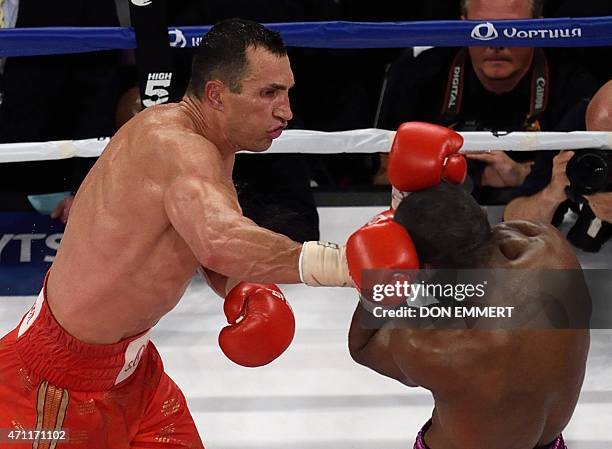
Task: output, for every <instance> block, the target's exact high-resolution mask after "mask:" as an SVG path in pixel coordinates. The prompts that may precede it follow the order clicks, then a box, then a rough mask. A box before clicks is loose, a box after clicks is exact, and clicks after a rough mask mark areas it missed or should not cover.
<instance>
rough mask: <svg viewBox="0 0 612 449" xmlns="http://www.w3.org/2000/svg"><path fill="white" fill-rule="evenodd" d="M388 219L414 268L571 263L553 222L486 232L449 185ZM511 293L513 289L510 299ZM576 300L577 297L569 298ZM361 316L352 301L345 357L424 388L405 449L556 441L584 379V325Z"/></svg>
mask: <svg viewBox="0 0 612 449" xmlns="http://www.w3.org/2000/svg"><path fill="white" fill-rule="evenodd" d="M394 219H395V221H396V224H397V223H400V224H401V225H402V226H403V227H404V228H405V229H406V230H408V234H410V236H411V237H412V240H413V242H414V248H415V249H416V253H417V254H418V257H419V259H420V263H421V265H425V264H429V265H431V266H432V267H448V268H508V269H510V268H522V269H525V268H529V269H531V270H530V272H532V271H534V270H533V269H539V268H542V269H577V268H579V264H578V261H577V258H576V256H575V254H574V253H573V251H572V249H571V248H570V246H569V245H568V243H567V242H566V240H565V239H564V238H563V237H562V236H561V234H559V232H558V231H557V230H556V229H554V228H553V227H551V226H549V225H545V224H536V223H532V222H527V221H516V222H507V223H502V224H499V225H497V226H495V227H494V228H493V229H492V230H491V229H490V227H489V224H488V222H487V218H486V214H484V213H483V212H482V211H481V210H480V207H479V206H478V205H477V204H476V203H475V201H474V200H473V199H472V198H471V197H470V196H469V195H468V194H467V193H465V192H463V191H461V190H460V189H458V188H457V187H454V186H448V185H441V186H438V187H435V188H432V189H429V190H424V191H422V192H417V193H413V194H411V195H410V196H408V197H407V198H406V199H404V200H403V201H402V203H401V204H400V206H399V208H398V209H397V211H396V213H395V218H394ZM466 248H470V249H469V250H466ZM536 285H538V284H536V283H534V284H533V285H530V287H532V288H534V289H535V288H537V287H536ZM540 285H541V284H540ZM502 288H504V286H502ZM505 288H507V286H506V287H505ZM532 293H533V294H535V296H536V297H539V296H538V295H537V292H532ZM515 296H520V295H514V294H513V295H510V297H511V298H512V297H515ZM521 299H522V298H520V297H517V298H516V301H517V302H520V300H521ZM580 300H585V301H586V300H587V299H586V298H577V297H575V298H570V301H580ZM506 305H508V304H506ZM510 305H512V304H510ZM367 314H368V312H366V311H365V309H364V308H363V307H362V306H361V305H359V306H358V307H357V309H356V311H355V313H354V316H353V321H352V323H351V328H350V332H349V349H350V352H351V355H352V357H353V359H354V360H355V361H357V362H358V363H360V364H362V365H365V366H367V367H369V368H371V369H373V370H375V371H377V372H379V373H381V374H383V375H385V376H389V377H391V378H393V379H396V380H398V381H400V382H402V383H404V384H405V385H408V386H422V387H424V388H426V389H428V390H430V391H431V392H432V394H433V397H434V401H435V408H434V410H433V416H432V419H431V421H430V422H428V423H427V424H425V426H424V427H423V429H422V430H421V432H419V434H418V436H417V440H416V442H415V445H414V448H415V449H425V448H431V449H532V448H534V447H541V448H549V449H561V448H565V447H566V446H565V444H564V442H563V439H562V437H561V431H562V430H563V429H564V428H565V426H566V425H567V423H568V422H569V420H570V417H571V416H572V413H573V410H574V408H575V406H576V401H577V400H578V395H579V392H580V388H581V385H582V381H583V378H584V372H585V365H586V358H587V352H588V347H589V332H588V330H584V329H563V330H551V329H547V330H544V329H542V328H540V329H538V330H535V329H530V330H526V329H514V330H500V329H496V330H490V331H487V330H473V329H472V330H467V329H465V330H463V329H462V330H449V329H445V330H431V329H430V330H416V329H411V328H410V326H409V324H408V321H407V320H405V319H403V320H402V319H391V320H389V321H386V322H385V323H384V324H383V325H382V326H381V327H380V328H379V329H366V328H365V326H363V325H362V319H364V318H367V316H368V315H367Z"/></svg>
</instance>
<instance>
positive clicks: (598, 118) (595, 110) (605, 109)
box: [586, 80, 612, 131]
mask: <svg viewBox="0 0 612 449" xmlns="http://www.w3.org/2000/svg"><path fill="white" fill-rule="evenodd" d="M586 125H587V130H589V131H612V80H610V81H608V82H607V83H606V84H604V85H603V86H602V87H601V88H600V89H599V90H598V91H597V93H596V94H595V96H594V97H593V99H592V100H591V102H590V103H589V107H588V108H587V113H586Z"/></svg>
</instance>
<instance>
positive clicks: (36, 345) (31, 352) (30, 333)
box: [15, 273, 149, 391]
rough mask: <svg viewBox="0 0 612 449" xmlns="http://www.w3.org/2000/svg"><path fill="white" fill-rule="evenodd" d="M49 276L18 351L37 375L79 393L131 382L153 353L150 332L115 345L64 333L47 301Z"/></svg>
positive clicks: (26, 320)
mask: <svg viewBox="0 0 612 449" xmlns="http://www.w3.org/2000/svg"><path fill="white" fill-rule="evenodd" d="M48 276H49V274H48V273H47V277H46V278H45V282H44V285H43V289H42V291H41V292H40V294H39V295H38V298H37V299H36V302H35V303H34V305H33V306H32V307H31V308H30V309H29V310H28V312H27V313H26V314H25V315H24V317H23V318H22V320H21V322H20V324H19V327H18V329H17V335H16V338H17V340H16V341H15V349H16V351H17V353H18V354H19V355H20V357H21V359H22V360H23V362H24V364H25V365H26V366H27V367H28V369H29V370H30V371H32V372H33V373H34V374H36V375H38V376H41V377H42V378H44V379H46V380H47V381H49V383H51V384H53V385H55V386H57V387H60V388H68V389H72V390H76V391H104V390H109V389H111V388H113V387H114V386H115V385H118V384H119V383H121V382H123V381H124V380H126V379H128V378H129V377H130V376H131V375H132V374H133V373H134V372H135V371H136V368H137V367H138V364H139V362H140V361H141V359H142V358H143V357H144V356H146V355H147V354H148V352H149V349H148V348H149V331H146V332H143V333H142V334H139V335H135V336H133V337H130V338H127V339H125V340H122V341H120V342H118V343H114V344H92V343H84V342H82V341H80V340H78V339H76V338H74V337H73V336H72V335H70V334H69V333H68V332H66V330H64V329H63V328H62V327H61V326H60V324H59V323H58V322H57V320H56V319H55V317H54V316H53V313H52V311H51V309H50V308H49V305H48V303H47V300H46V287H47V278H48Z"/></svg>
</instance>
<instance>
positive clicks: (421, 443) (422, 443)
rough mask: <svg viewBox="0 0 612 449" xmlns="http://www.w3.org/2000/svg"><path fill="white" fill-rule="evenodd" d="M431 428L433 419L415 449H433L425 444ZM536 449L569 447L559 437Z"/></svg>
mask: <svg viewBox="0 0 612 449" xmlns="http://www.w3.org/2000/svg"><path fill="white" fill-rule="evenodd" d="M429 427H431V419H430V420H429V421H427V422H426V423H425V425H424V426H423V427H422V428H421V430H419V433H418V434H417V437H416V440H415V442H414V446H413V449H431V448H430V447H429V446H427V444H425V433H426V432H427V430H428V429H429ZM534 449H567V446H566V445H565V441H563V436H562V435H559V436H558V437H557V438H555V439H554V441H552V442H551V443H550V444H547V445H546V446H538V447H537V448H534Z"/></svg>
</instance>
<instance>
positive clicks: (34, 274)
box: [0, 212, 64, 296]
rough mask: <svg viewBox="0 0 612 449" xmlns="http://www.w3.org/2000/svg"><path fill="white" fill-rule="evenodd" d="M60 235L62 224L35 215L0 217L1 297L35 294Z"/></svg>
mask: <svg viewBox="0 0 612 449" xmlns="http://www.w3.org/2000/svg"><path fill="white" fill-rule="evenodd" d="M63 233H64V224H63V223H62V222H60V221H59V220H53V219H51V218H49V217H48V216H46V215H41V214H39V213H37V212H15V213H8V212H3V213H0V296H18V295H35V294H37V293H38V292H39V291H40V289H41V286H42V283H43V280H44V277H45V273H46V272H47V270H48V269H49V267H50V266H51V263H52V262H53V259H54V258H55V255H56V252H57V249H58V248H59V244H60V241H61V239H62V236H63V235H64V234H63Z"/></svg>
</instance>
